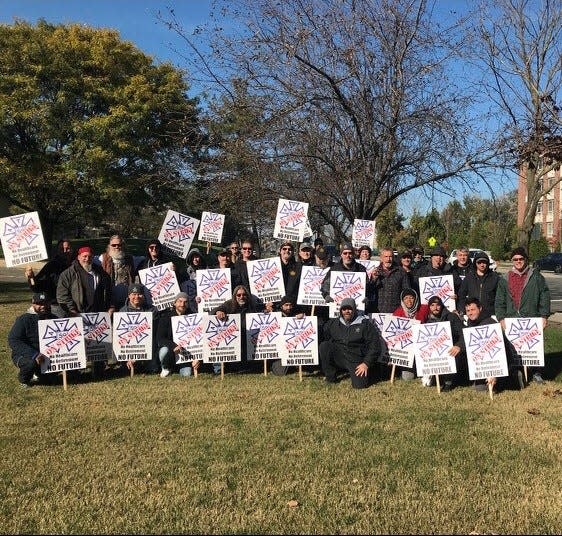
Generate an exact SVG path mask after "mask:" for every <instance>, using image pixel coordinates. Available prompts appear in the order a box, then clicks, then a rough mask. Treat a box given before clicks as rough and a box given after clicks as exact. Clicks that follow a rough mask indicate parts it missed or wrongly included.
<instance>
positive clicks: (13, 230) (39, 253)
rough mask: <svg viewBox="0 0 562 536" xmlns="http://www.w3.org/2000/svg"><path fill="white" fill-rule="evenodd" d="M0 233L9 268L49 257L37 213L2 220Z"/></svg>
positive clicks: (0, 220) (0, 221) (0, 219)
mask: <svg viewBox="0 0 562 536" xmlns="http://www.w3.org/2000/svg"><path fill="white" fill-rule="evenodd" d="M0 233H1V235H0V238H1V241H2V250H3V251H4V259H5V261H6V267H7V268H12V267H14V266H20V265H22V264H26V263H30V262H35V261H41V260H44V259H47V258H48V257H49V255H48V254H47V249H46V247H45V241H44V239H43V231H42V230H41V222H40V220H39V214H38V213H37V212H27V213H25V214H18V215H17V216H7V217H6V218H0Z"/></svg>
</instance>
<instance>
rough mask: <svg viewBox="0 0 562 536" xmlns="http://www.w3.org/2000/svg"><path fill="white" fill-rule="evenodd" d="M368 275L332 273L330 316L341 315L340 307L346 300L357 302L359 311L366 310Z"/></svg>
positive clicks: (361, 273) (363, 273)
mask: <svg viewBox="0 0 562 536" xmlns="http://www.w3.org/2000/svg"><path fill="white" fill-rule="evenodd" d="M366 282H367V274H366V273H365V272H338V271H334V270H331V271H330V296H331V297H332V298H333V300H334V301H333V302H330V316H331V317H336V316H338V314H339V306H340V303H341V302H342V300H344V299H345V298H352V299H353V300H355V305H356V306H357V310H358V311H364V310H365V285H366Z"/></svg>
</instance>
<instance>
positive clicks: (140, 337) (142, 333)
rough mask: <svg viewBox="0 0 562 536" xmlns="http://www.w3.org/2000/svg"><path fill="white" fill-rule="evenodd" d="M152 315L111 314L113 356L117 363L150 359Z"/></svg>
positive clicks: (144, 313)
mask: <svg viewBox="0 0 562 536" xmlns="http://www.w3.org/2000/svg"><path fill="white" fill-rule="evenodd" d="M153 336H154V333H153V327H152V313H151V312H150V311H141V312H134V313H133V312H122V313H121V312H119V313H113V354H114V355H115V359H117V361H146V360H150V359H152V337H153Z"/></svg>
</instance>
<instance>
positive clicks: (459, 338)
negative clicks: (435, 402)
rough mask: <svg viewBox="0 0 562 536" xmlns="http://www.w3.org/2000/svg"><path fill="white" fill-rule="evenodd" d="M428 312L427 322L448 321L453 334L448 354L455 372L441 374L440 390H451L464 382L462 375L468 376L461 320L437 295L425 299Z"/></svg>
mask: <svg viewBox="0 0 562 536" xmlns="http://www.w3.org/2000/svg"><path fill="white" fill-rule="evenodd" d="M427 306H428V307H429V314H428V316H427V322H450V323H451V335H452V336H453V346H452V348H451V349H450V350H449V355H451V356H453V357H454V358H455V361H456V364H457V372H456V374H446V375H444V376H443V379H444V382H443V387H441V391H451V390H452V389H453V388H454V387H455V385H459V384H460V383H463V382H464V379H465V378H464V376H467V377H468V374H467V372H468V371H467V368H466V355H465V349H464V338H463V334H462V328H463V325H462V321H461V319H460V318H459V316H458V315H456V314H455V313H452V312H451V311H449V310H448V309H447V308H446V307H445V304H444V303H443V300H442V299H441V298H440V297H439V296H431V297H430V298H429V300H427Z"/></svg>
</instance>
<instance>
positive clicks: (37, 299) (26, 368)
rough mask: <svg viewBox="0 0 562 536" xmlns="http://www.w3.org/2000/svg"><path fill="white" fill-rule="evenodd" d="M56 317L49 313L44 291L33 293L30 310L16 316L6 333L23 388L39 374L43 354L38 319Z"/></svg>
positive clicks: (48, 303)
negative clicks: (40, 346) (40, 349)
mask: <svg viewBox="0 0 562 536" xmlns="http://www.w3.org/2000/svg"><path fill="white" fill-rule="evenodd" d="M51 318H57V317H56V316H55V315H53V314H51V306H50V302H49V298H48V296H47V295H46V294H45V293H35V294H33V297H32V298H31V310H30V311H28V312H26V313H24V314H23V315H21V316H18V317H17V318H16V320H15V322H14V325H13V326H12V329H11V330H10V333H9V334H8V344H9V346H10V348H11V350H12V361H13V362H14V365H15V366H16V367H18V368H19V373H18V380H19V382H20V385H21V386H22V387H23V388H27V387H30V385H31V382H32V379H33V377H34V376H39V375H40V374H41V363H42V362H43V361H44V360H45V356H44V355H43V354H41V353H40V352H39V320H48V319H51Z"/></svg>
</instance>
